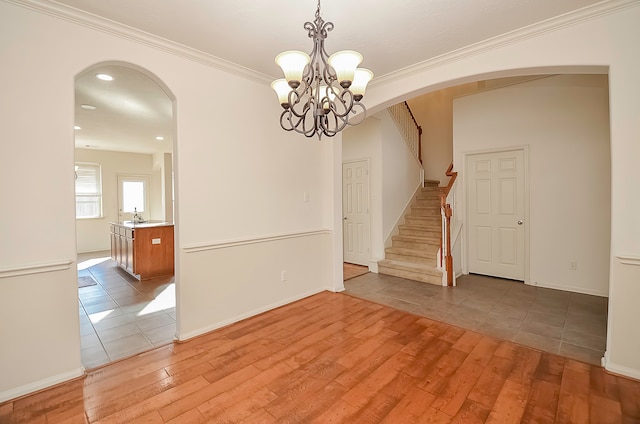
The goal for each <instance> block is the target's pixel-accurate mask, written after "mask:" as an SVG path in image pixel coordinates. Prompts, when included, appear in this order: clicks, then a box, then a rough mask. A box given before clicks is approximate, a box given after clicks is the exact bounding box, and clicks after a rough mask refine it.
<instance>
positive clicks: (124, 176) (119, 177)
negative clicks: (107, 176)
mask: <svg viewBox="0 0 640 424" xmlns="http://www.w3.org/2000/svg"><path fill="white" fill-rule="evenodd" d="M151 177H152V176H151V175H149V174H128V173H117V174H116V195H117V196H118V197H117V205H116V216H117V217H118V221H119V222H122V221H123V219H121V218H123V216H121V215H122V214H123V213H124V212H121V211H120V206H121V204H122V194H123V193H122V182H123V181H126V180H141V181H144V183H145V192H144V202H145V206H146V209H147V210H145V211H142V216H143V217H145V215H146V217H145V220H147V221H148V220H150V219H151V213H150V209H151V194H150V190H151V179H152V178H151Z"/></svg>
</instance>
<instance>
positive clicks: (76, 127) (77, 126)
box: [73, 125, 82, 130]
mask: <svg viewBox="0 0 640 424" xmlns="http://www.w3.org/2000/svg"><path fill="white" fill-rule="evenodd" d="M73 129H74V130H81V129H82V128H81V127H80V125H74V126H73Z"/></svg>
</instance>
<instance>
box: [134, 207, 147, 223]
mask: <svg viewBox="0 0 640 424" xmlns="http://www.w3.org/2000/svg"><path fill="white" fill-rule="evenodd" d="M132 220H133V222H134V223H140V222H144V218H143V217H142V215H140V214H139V213H138V208H133V218H132Z"/></svg>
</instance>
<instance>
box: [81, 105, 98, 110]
mask: <svg viewBox="0 0 640 424" xmlns="http://www.w3.org/2000/svg"><path fill="white" fill-rule="evenodd" d="M80 107H81V108H82V109H86V110H96V107H95V106H94V105H86V104H85V105H80Z"/></svg>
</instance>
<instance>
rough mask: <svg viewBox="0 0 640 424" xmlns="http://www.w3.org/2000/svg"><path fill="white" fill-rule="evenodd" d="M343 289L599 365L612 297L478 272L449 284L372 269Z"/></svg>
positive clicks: (407, 309)
mask: <svg viewBox="0 0 640 424" xmlns="http://www.w3.org/2000/svg"><path fill="white" fill-rule="evenodd" d="M344 285H345V288H346V291H345V293H347V294H350V295H352V296H355V297H360V298H363V299H367V300H371V301H374V302H377V303H381V304H385V305H388V306H392V307H395V308H397V309H402V310H405V311H409V312H412V313H415V314H418V315H422V316H425V317H428V318H432V319H436V320H439V321H443V322H446V323H449V324H453V325H457V326H459V327H463V328H466V329H469V330H474V331H477V332H480V333H483V334H488V335H492V336H495V337H498V338H501V339H505V340H510V341H514V342H516V343H520V344H523V345H526V346H530V347H533V348H537V349H540V350H543V351H547V352H552V353H557V354H560V355H562V356H566V357H570V358H573V359H578V360H581V361H584V362H588V363H590V364H595V365H600V360H601V358H602V356H603V354H604V349H605V343H606V332H607V305H608V299H607V298H604V297H599V296H590V295H585V294H579V293H571V292H566V291H561V290H553V289H546V288H541V287H534V286H528V285H525V284H524V283H520V282H516V281H510V280H503V279H499V278H493V277H486V276H480V275H467V276H462V277H460V278H458V280H457V287H455V288H447V287H439V286H434V285H430V284H424V283H419V282H416V281H411V280H405V279H403V278H399V277H392V276H388V275H382V274H374V273H368V274H364V275H362V276H359V277H355V278H352V279H350V280H348V281H345V283H344Z"/></svg>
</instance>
